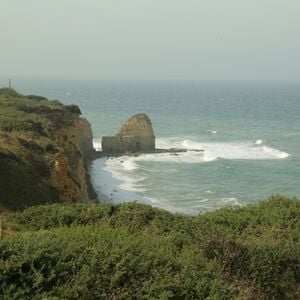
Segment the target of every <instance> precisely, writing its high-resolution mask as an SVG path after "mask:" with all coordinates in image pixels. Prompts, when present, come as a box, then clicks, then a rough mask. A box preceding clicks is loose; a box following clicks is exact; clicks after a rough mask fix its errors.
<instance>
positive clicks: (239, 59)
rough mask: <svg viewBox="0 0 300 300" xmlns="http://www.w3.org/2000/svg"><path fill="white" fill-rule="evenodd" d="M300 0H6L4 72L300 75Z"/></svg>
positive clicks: (1, 2) (0, 25) (0, 35)
mask: <svg viewBox="0 0 300 300" xmlns="http://www.w3.org/2000/svg"><path fill="white" fill-rule="evenodd" d="M299 56H300V1H299V0H26V1H25V0H0V77H2V78H3V77H4V78H6V77H18V76H23V77H35V76H41V77H58V78H101V79H113V78H115V79H200V80H202V79H209V80H211V79H218V80H219V79H227V80H232V79H242V80H248V79H251V80H253V79H258V80H266V79H267V80H268V79H271V80H273V79H275V80H300V57H299Z"/></svg>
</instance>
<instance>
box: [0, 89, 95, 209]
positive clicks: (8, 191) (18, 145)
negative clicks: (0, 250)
mask: <svg viewBox="0 0 300 300" xmlns="http://www.w3.org/2000/svg"><path fill="white" fill-rule="evenodd" d="M80 114H81V112H80V109H79V108H78V107H77V106H76V105H63V104H61V103H60V102H59V101H57V100H54V101H49V100H47V99H46V98H45V97H41V96H35V95H28V96H24V95H21V94H19V93H17V92H16V91H15V90H13V89H8V88H3V89H0V174H1V178H0V209H19V208H24V207H26V206H30V205H35V204H42V203H52V202H81V201H88V200H91V199H94V198H95V193H94V192H93V189H92V187H91V184H90V181H89V177H88V173H87V159H88V158H89V157H90V156H92V155H93V146H92V132H91V128H90V125H89V123H88V122H87V121H86V120H85V119H83V118H81V117H80Z"/></svg>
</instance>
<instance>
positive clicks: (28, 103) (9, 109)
mask: <svg viewBox="0 0 300 300" xmlns="http://www.w3.org/2000/svg"><path fill="white" fill-rule="evenodd" d="M80 113H81V112H80V109H79V107H78V106H76V105H63V104H62V103H60V102H59V101H57V100H52V101H50V100H48V99H47V98H45V97H42V96H36V95H27V96H25V95H22V94H19V93H18V92H16V91H15V90H14V89H10V88H2V89H0V131H1V130H2V131H8V132H12V131H31V132H34V133H38V134H47V133H48V131H49V130H50V129H51V128H50V127H51V126H52V127H60V126H68V125H71V124H72V120H73V115H74V114H76V115H79V114H80Z"/></svg>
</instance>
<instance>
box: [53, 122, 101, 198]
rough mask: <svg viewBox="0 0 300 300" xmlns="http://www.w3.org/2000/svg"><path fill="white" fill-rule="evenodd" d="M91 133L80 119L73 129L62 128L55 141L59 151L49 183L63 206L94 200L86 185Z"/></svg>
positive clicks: (86, 124) (88, 182)
mask: <svg viewBox="0 0 300 300" xmlns="http://www.w3.org/2000/svg"><path fill="white" fill-rule="evenodd" d="M92 139H93V135H92V130H91V126H90V124H89V122H88V121H87V120H86V119H83V118H77V119H76V120H74V125H73V126H70V127H66V128H64V127H63V128H61V129H60V130H59V131H58V132H57V134H56V140H57V142H58V145H60V146H61V148H62V150H61V151H60V152H58V153H56V154H55V155H54V158H53V160H52V163H51V165H52V179H51V183H52V184H53V186H55V187H56V188H57V189H58V191H59V198H60V201H62V202H81V201H88V200H91V198H95V193H94V191H93V189H92V187H91V184H90V181H89V175H88V172H87V161H88V160H89V159H91V158H92V157H93V155H94V149H93V143H92V141H93V140H92Z"/></svg>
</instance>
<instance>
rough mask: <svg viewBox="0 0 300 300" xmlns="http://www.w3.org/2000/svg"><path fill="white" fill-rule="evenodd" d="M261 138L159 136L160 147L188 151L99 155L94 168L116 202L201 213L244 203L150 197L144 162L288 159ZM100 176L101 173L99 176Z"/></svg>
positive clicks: (234, 200)
mask: <svg viewBox="0 0 300 300" xmlns="http://www.w3.org/2000/svg"><path fill="white" fill-rule="evenodd" d="M258 141H261V140H257V141H252V142H235V143H228V142H218V143H216V142H201V141H199V140H197V139H196V138H188V139H180V138H170V139H158V140H157V148H165V149H167V148H184V149H186V150H187V152H178V153H176V154H174V153H158V154H143V155H140V156H137V157H134V156H125V155H124V156H121V157H117V158H109V159H105V158H103V159H99V160H97V161H96V163H94V168H97V170H96V171H94V174H97V175H96V177H95V175H93V178H94V180H96V181H97V182H101V186H99V189H100V190H101V192H102V193H103V194H105V195H107V196H108V197H109V198H110V199H111V200H112V201H113V202H115V203H119V202H124V201H128V199H131V200H136V201H139V202H143V203H148V204H151V205H153V206H157V207H160V208H164V209H167V210H169V211H173V212H182V213H188V214H197V213H199V212H200V211H207V210H213V209H215V208H216V207H222V206H226V205H241V203H240V201H239V200H238V199H236V198H219V199H217V198H216V199H203V198H199V199H198V198H197V197H195V199H194V200H195V201H192V200H190V201H185V202H183V203H181V204H180V203H175V202H172V201H173V200H172V201H171V200H168V199H164V198H159V199H155V198H152V197H149V196H148V195H151V191H148V190H147V189H148V186H147V185H146V181H147V179H148V178H147V176H150V175H149V172H147V170H146V171H143V168H145V165H143V164H142V162H161V163H164V162H165V163H180V164H181V163H189V164H203V163H209V162H210V161H214V160H217V159H219V158H222V159H227V160H235V159H239V160H268V159H284V158H286V157H288V156H289V154H288V153H286V152H283V151H280V150H278V149H275V148H271V147H269V146H266V145H265V142H263V141H261V143H260V142H259V143H258ZM98 142H99V141H97V140H95V141H94V146H97V145H98ZM95 148H97V147H95ZM200 150H203V151H200ZM98 161H100V162H98ZM170 170H171V171H172V170H175V171H176V167H172V168H170ZM97 176H100V177H98V179H97ZM206 194H207V197H209V198H211V197H213V195H214V194H215V192H212V191H210V190H206ZM146 195H147V196H146Z"/></svg>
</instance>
